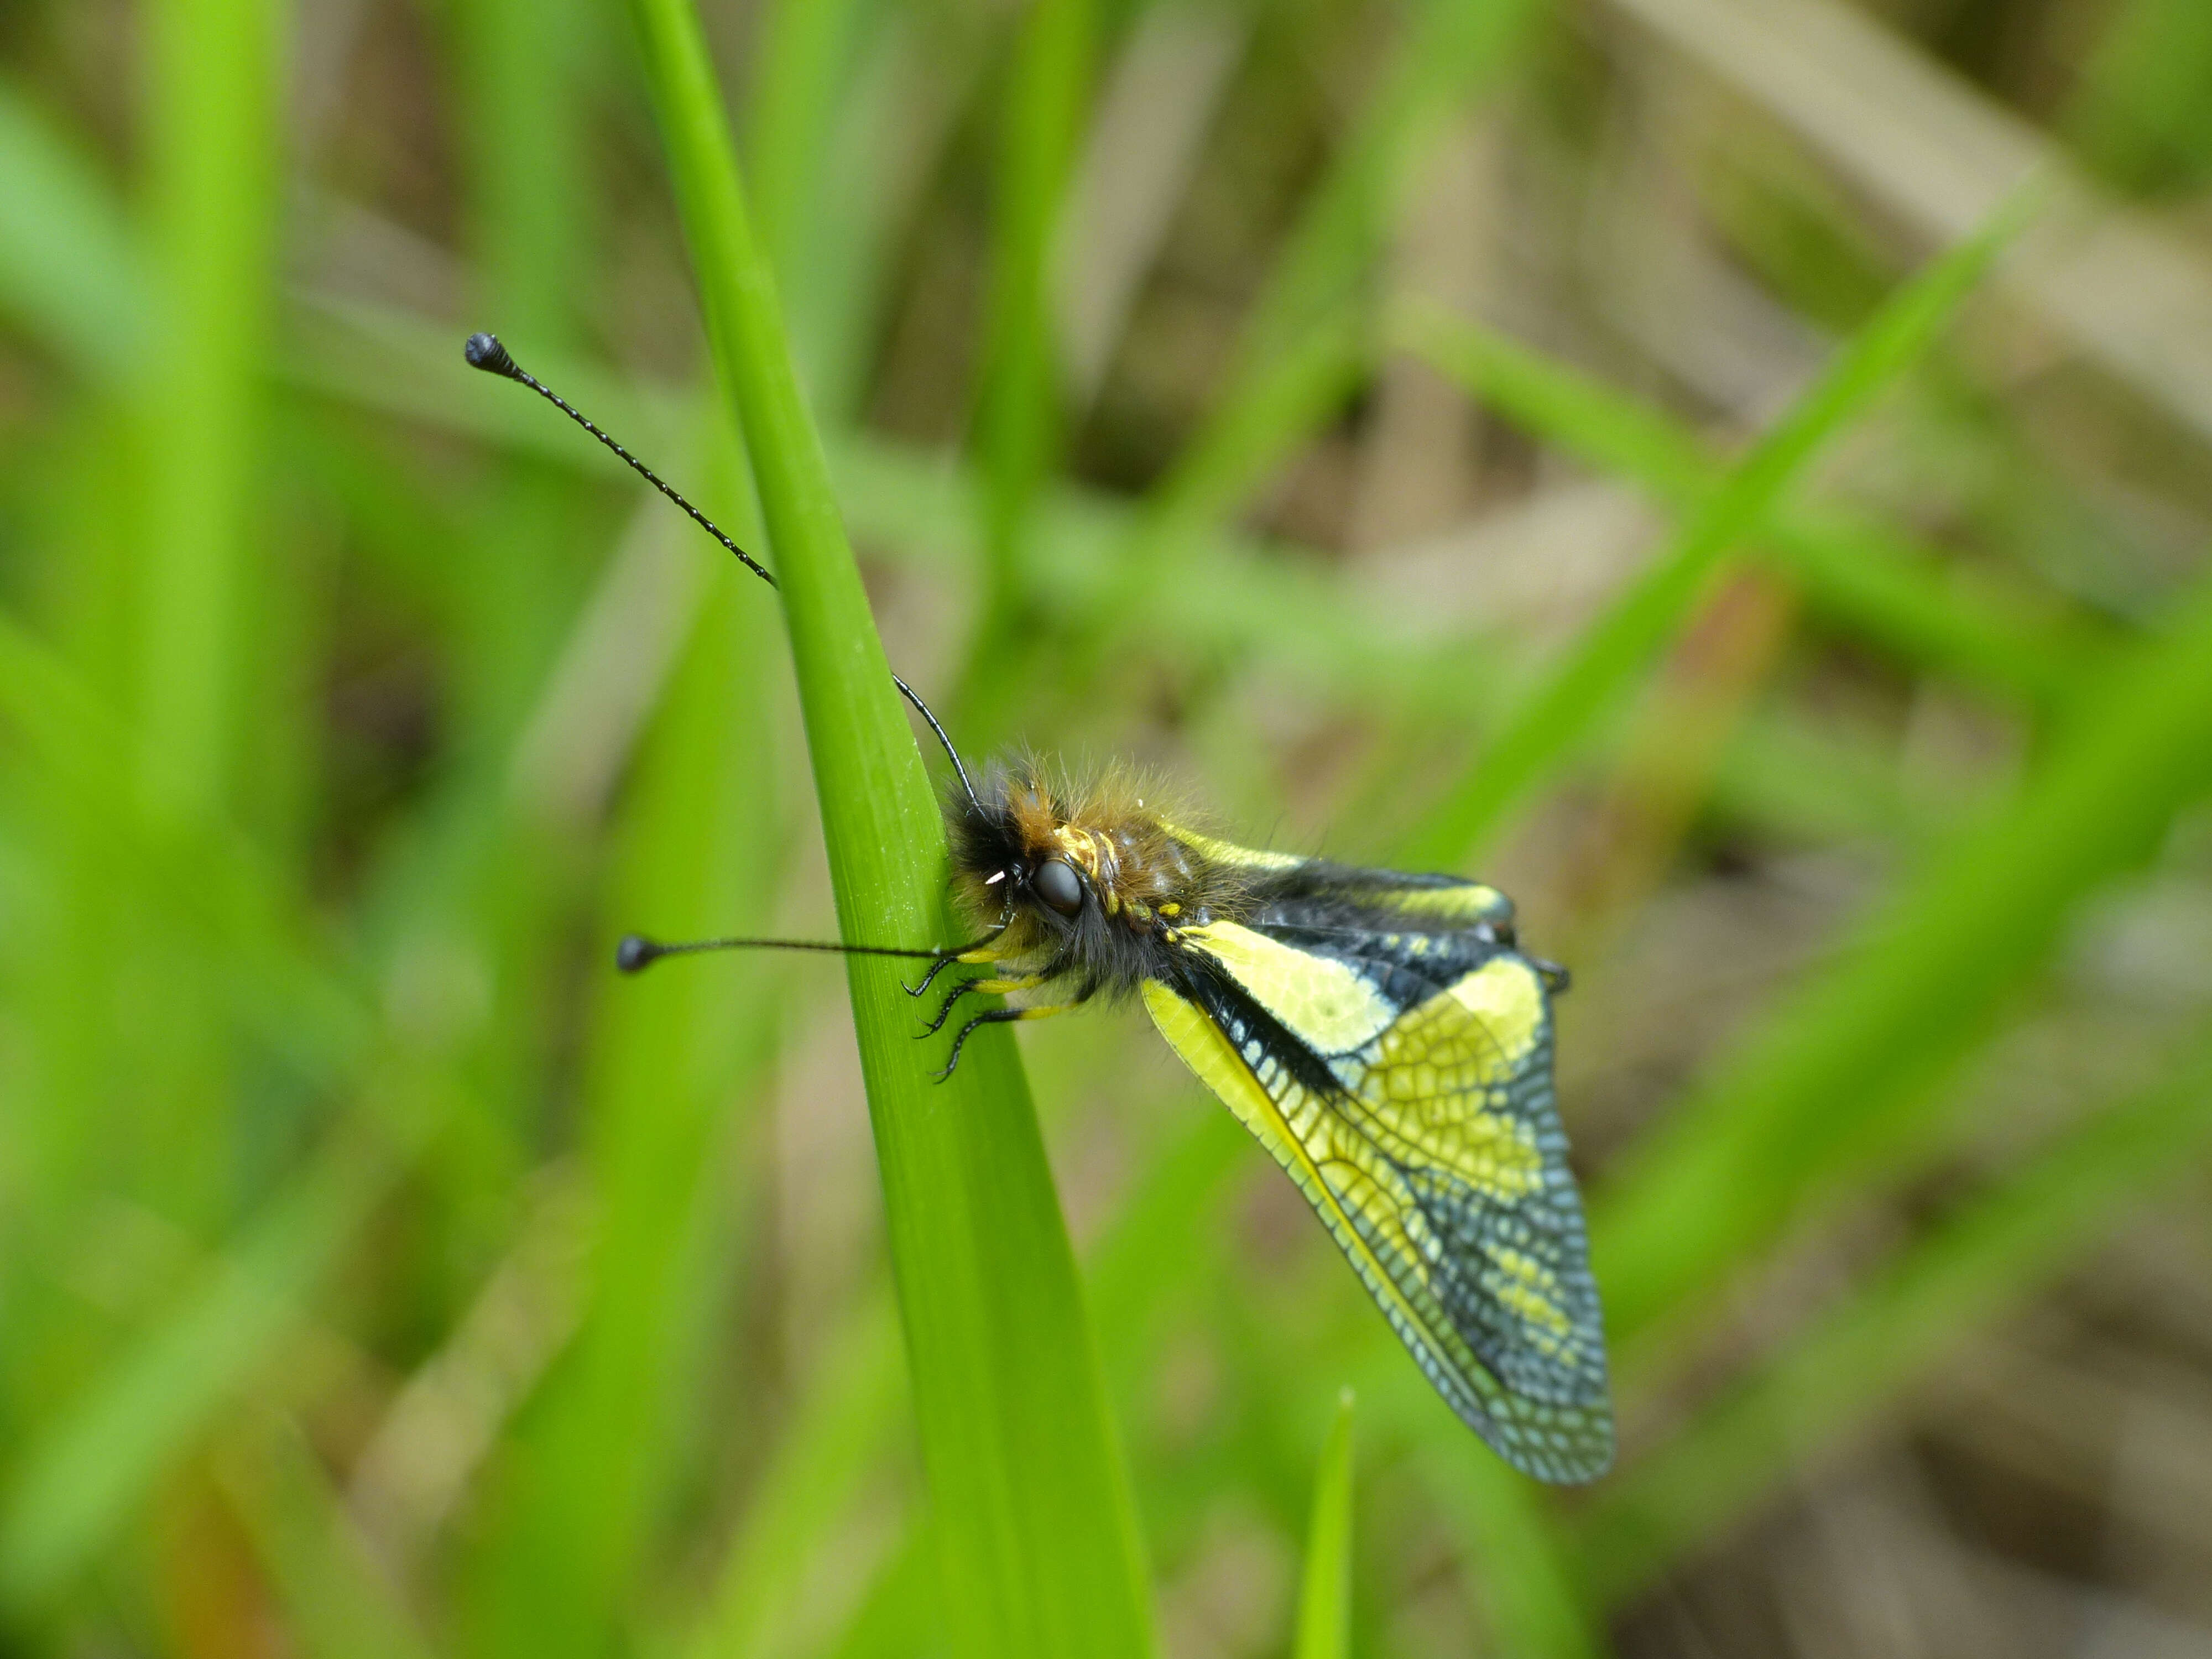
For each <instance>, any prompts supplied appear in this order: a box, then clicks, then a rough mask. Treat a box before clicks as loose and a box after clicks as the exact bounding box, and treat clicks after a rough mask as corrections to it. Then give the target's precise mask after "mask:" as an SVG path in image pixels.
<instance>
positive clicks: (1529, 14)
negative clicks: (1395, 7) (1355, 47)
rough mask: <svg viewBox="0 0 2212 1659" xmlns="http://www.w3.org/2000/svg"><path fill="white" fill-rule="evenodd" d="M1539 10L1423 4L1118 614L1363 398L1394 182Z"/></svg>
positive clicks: (1285, 261)
mask: <svg viewBox="0 0 2212 1659" xmlns="http://www.w3.org/2000/svg"><path fill="white" fill-rule="evenodd" d="M1535 11H1536V7H1535V6H1534V3H1532V0H1426V3H1425V4H1423V5H1421V6H1420V7H1419V9H1418V10H1417V11H1416V12H1415V14H1414V15H1413V19H1412V21H1411V22H1410V24H1409V25H1408V27H1407V29H1406V32H1405V35H1404V38H1403V39H1402V40H1401V42H1400V44H1399V46H1398V48H1397V50H1396V52H1395V54H1394V56H1393V58H1392V61H1391V64H1390V66H1389V70H1387V72H1386V74H1385V76H1384V79H1383V84H1382V86H1381V87H1380V88H1377V90H1376V93H1375V94H1374V96H1373V97H1371V98H1370V100H1368V101H1367V102H1366V103H1365V104H1364V106H1362V108H1361V110H1360V112H1359V117H1358V123H1357V125H1355V126H1354V128H1353V130H1352V132H1351V133H1350V134H1348V135H1347V136H1346V139H1345V142H1344V143H1343V144H1342V145H1341V146H1340V148H1339V149H1338V151H1337V153H1336V154H1335V155H1334V157H1333V158H1332V159H1331V161H1330V164H1329V170H1328V173H1327V174H1325V175H1324V177H1323V178H1322V181H1321V183H1320V184H1319V185H1316V187H1315V190H1314V193H1313V195H1312V197H1311V198H1310V200H1309V201H1308V203H1307V204H1306V206H1305V208H1304V210H1303V211H1302V212H1301V214H1300V216H1299V220H1298V223H1297V227H1296V228H1294V229H1293V230H1292V232H1291V236H1290V240H1289V241H1288V243H1287V244H1286V246H1285V248H1284V251H1283V252H1282V253H1281V254H1280V255H1279V257H1278V258H1277V260H1276V263H1275V266H1274V268H1273V270H1271V271H1270V272H1269V274H1268V278H1267V286H1266V288H1265V289H1263V290H1262V291H1261V295H1260V297H1259V299H1258V300H1257V301H1255V303H1254V306H1253V308H1252V314H1251V317H1250V319H1249V321H1248V322H1247V323H1246V324H1245V325H1244V328H1243V332H1242V336H1241V337H1240V340H1239V343H1238V346H1237V359H1236V365H1235V367H1234V368H1232V369H1231V372H1230V374H1229V377H1228V384H1227V386H1225V389H1224V390H1223V391H1222V392H1221V393H1220V394H1219V395H1218V397H1217V398H1216V399H1215V401H1214V405H1213V408H1212V410H1211V411H1210V412H1209V413H1208V415H1207V416H1206V421H1205V422H1204V423H1203V425H1202V426H1201V427H1200V429H1199V432H1198V433H1197V435H1195V436H1194V437H1193V438H1192V439H1191V441H1190V442H1189V443H1188V446H1187V447H1185V449H1184V451H1183V453H1182V455H1181V456H1180V457H1179V458H1178V459H1177V460H1176V464H1175V465H1174V467H1173V468H1172V469H1171V470H1170V472H1169V474H1168V476H1167V477H1166V478H1165V479H1164V481H1163V482H1162V483H1161V484H1160V485H1159V487H1158V489H1156V490H1155V491H1154V492H1153V495H1152V501H1151V504H1150V506H1149V507H1148V509H1147V512H1146V517H1145V519H1144V520H1142V521H1141V522H1140V524H1139V526H1138V528H1137V530H1136V532H1134V533H1135V537H1136V539H1135V543H1134V545H1133V548H1132V550H1130V551H1128V552H1127V554H1126V555H1125V556H1124V558H1125V561H1126V562H1127V564H1128V566H1129V567H1130V568H1129V570H1128V572H1127V574H1125V576H1124V578H1123V581H1122V584H1121V589H1120V593H1121V601H1120V602H1121V603H1122V604H1127V603H1129V602H1130V601H1131V600H1133V599H1136V598H1137V596H1139V595H1141V594H1142V593H1143V592H1146V590H1147V588H1148V586H1150V584H1152V582H1153V581H1155V580H1157V578H1158V574H1159V572H1160V571H1161V569H1163V568H1165V567H1166V566H1167V565H1168V564H1169V563H1170V562H1174V561H1176V560H1177V559H1178V558H1179V557H1180V556H1181V554H1182V551H1183V550H1184V549H1185V548H1186V547H1187V545H1188V543H1189V542H1190V541H1191V540H1193V539H1194V538H1196V537H1198V536H1200V535H1201V534H1202V533H1204V532H1206V531H1207V530H1208V529H1210V528H1211V527H1212V526H1214V525H1216V524H1218V522H1219V521H1220V520H1222V519H1223V518H1225V517H1226V516H1227V515H1228V514H1229V513H1231V512H1232V511H1234V510H1235V507H1236V505H1237V502H1238V501H1240V500H1242V499H1243V496H1244V495H1246V494H1247V493H1248V492H1249V490H1250V489H1253V488H1254V487H1255V486H1256V485H1257V484H1258V483H1260V482H1261V481H1262V480H1263V479H1264V478H1265V477H1267V474H1268V473H1269V472H1270V471H1272V470H1273V468H1274V467H1275V466H1277V465H1279V464H1280V463H1281V462H1282V460H1283V459H1285V457H1286V456H1288V455H1289V454H1290V453H1291V452H1292V451H1293V450H1294V449H1295V448H1296V447H1297V445H1298V444H1300V443H1301V442H1303V441H1305V440H1306V439H1307V438H1309V437H1310V436H1311V435H1312V434H1313V433H1314V432H1315V431H1316V429H1317V428H1319V427H1320V426H1321V425H1322V423H1323V422H1326V421H1327V420H1328V418H1329V417H1330V416H1333V415H1334V413H1335V412H1336V411H1337V410H1339V409H1340V408H1341V407H1342V406H1343V403H1344V401H1345V399H1346V398H1348V397H1349V396H1350V395H1351V394H1352V392H1353V391H1354V390H1355V389H1356V388H1357V387H1358V384H1359V383H1360V381H1361V380H1362V379H1363V378H1364V376H1365V374H1366V373H1367V372H1368V368H1369V367H1370V363H1369V359H1370V343H1369V341H1368V339H1367V333H1368V329H1367V325H1366V320H1365V307H1364V305H1363V304H1361V303H1360V298H1359V285H1360V283H1361V282H1362V281H1363V280H1364V277H1365V276H1366V273H1367V271H1368V270H1369V269H1370V266H1371V265H1372V264H1373V261H1374V258H1375V254H1376V251H1377V249H1378V248H1379V247H1380V246H1381V245H1382V240H1383V232H1384V226H1385V224H1386V223H1387V222H1388V216H1389V210H1390V206H1391V204H1392V200H1393V196H1394V192H1395V190H1396V188H1397V185H1398V183H1399V181H1400V179H1401V178H1402V177H1403V176H1404V175H1405V173H1406V172H1407V169H1408V168H1409V167H1411V166H1412V164H1413V162H1414V161H1417V160H1418V159H1419V156H1420V155H1421V154H1422V153H1423V151H1424V147H1425V143H1426V142H1427V140H1428V138H1429V137H1430V135H1431V132H1432V131H1433V130H1434V129H1435V127H1436V126H1437V124H1438V123H1439V121H1440V120H1441V119H1442V118H1443V115H1444V114H1445V112H1448V111H1449V109H1450V108H1451V107H1452V106H1453V103H1454V102H1455V100H1458V99H1460V98H1462V97H1464V96H1466V95H1467V94H1468V93H1469V92H1470V91H1471V90H1472V89H1474V88H1476V87H1478V86H1480V84H1481V83H1482V82H1484V81H1485V80H1486V78H1488V77H1490V76H1494V75H1496V74H1497V73H1498V71H1499V70H1500V69H1501V67H1502V66H1503V65H1504V64H1505V63H1506V62H1507V61H1508V60H1509V58H1510V54H1511V52H1512V50H1513V48H1514V46H1516V43H1517V42H1518V41H1519V40H1520V39H1521V38H1522V33H1524V31H1525V29H1526V27H1527V26H1528V23H1529V21H1530V20H1531V19H1532V18H1533V16H1534V14H1535ZM1134 608H1135V609H1137V610H1138V611H1139V614H1146V613H1149V611H1151V610H1152V609H1153V607H1152V606H1149V605H1141V604H1139V605H1136V606H1135V607H1134ZM1109 614H1110V613H1109Z"/></svg>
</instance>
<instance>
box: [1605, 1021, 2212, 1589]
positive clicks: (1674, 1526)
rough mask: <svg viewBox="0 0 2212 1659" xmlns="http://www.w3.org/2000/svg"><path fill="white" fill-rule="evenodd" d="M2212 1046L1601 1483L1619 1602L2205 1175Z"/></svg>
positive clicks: (2067, 1139)
mask: <svg viewBox="0 0 2212 1659" xmlns="http://www.w3.org/2000/svg"><path fill="white" fill-rule="evenodd" d="M2208 1139H2212V1049H2207V1048H2204V1047H2203V1045H2201V1044H2200V1045H2199V1052H2198V1053H2197V1054H2195V1055H2194V1056H2192V1057H2191V1058H2190V1059H2189V1060H2187V1062H2186V1063H2185V1064H2184V1065H2182V1066H2180V1067H2179V1068H2178V1069H2177V1070H2176V1071H2175V1073H2173V1075H2172V1076H2171V1077H2169V1078H2168V1079H2166V1081H2165V1082H2163V1083H2162V1084H2160V1085H2158V1086H2157V1087H2155V1088H2154V1089H2152V1090H2150V1091H2148V1092H2146V1093H2145V1094H2143V1095H2142V1096H2141V1097H2138V1098H2136V1099H2134V1100H2132V1101H2129V1102H2126V1103H2123V1104H2120V1105H2118V1106H2116V1107H2113V1108H2112V1109H2109V1110H2106V1111H2104V1112H2101V1113H2099V1114H2096V1115H2093V1117H2092V1118H2091V1119H2090V1120H2089V1121H2087V1123H2085V1124H2083V1125H2082V1126H2081V1127H2079V1128H2077V1129H2075V1130H2073V1131H2072V1132H2070V1133H2068V1134H2066V1135H2064V1136H2063V1137H2061V1138H2060V1139H2058V1140H2057V1142H2056V1143H2055V1144H2053V1145H2052V1146H2050V1147H2048V1148H2047V1149H2045V1151H2043V1152H2039V1153H2038V1154H2037V1155H2036V1156H2035V1157H2033V1158H2031V1159H2030V1160H2029V1161H2028V1162H2027V1164H2024V1165H2023V1166H2022V1167H2021V1168H2018V1169H2016V1170H2011V1171H2008V1173H2007V1174H2006V1175H2005V1176H2004V1177H2003V1178H2002V1181H2001V1182H1999V1183H1998V1184H1996V1186H1995V1187H1994V1188H1992V1189H1991V1190H1990V1191H1989V1192H1988V1193H1986V1194H1984V1195H1983V1196H1981V1197H1979V1198H1978V1199H1976V1200H1972V1202H1971V1203H1969V1204H1968V1205H1967V1206H1966V1207H1965V1208H1964V1209H1963V1210H1962V1211H1961V1212H1959V1213H1958V1214H1956V1215H1955V1216H1954V1217H1952V1218H1950V1219H1948V1220H1947V1221H1946V1222H1944V1223H1943V1224H1942V1225H1941V1226H1940V1227H1939V1228H1937V1229H1936V1231H1934V1232H1933V1233H1931V1234H1929V1236H1928V1237H1925V1238H1923V1239H1922V1240H1921V1241H1920V1242H1918V1243H1917V1244H1915V1245H1914V1246H1913V1247H1912V1249H1911V1250H1910V1251H1909V1252H1908V1253H1907V1254H1906V1255H1905V1256H1904V1257H1903V1258H1902V1259H1901V1260H1899V1261H1897V1262H1896V1263H1895V1264H1893V1266H1891V1267H1888V1268H1887V1269H1886V1270H1884V1271H1883V1272H1881V1273H1880V1274H1878V1275H1877V1276H1876V1277H1875V1278H1874V1279H1872V1280H1871V1281H1870V1282H1869V1283H1867V1284H1864V1285H1861V1286H1859V1287H1858V1288H1857V1290H1855V1291H1853V1292H1852V1294H1851V1296H1850V1299H1849V1300H1848V1301H1847V1302H1846V1303H1845V1304H1844V1305H1843V1306H1841V1307H1839V1308H1838V1309H1836V1310H1834V1311H1832V1312H1831V1313H1829V1314H1826V1315H1825V1316H1822V1317H1821V1318H1820V1320H1819V1321H1817V1322H1815V1323H1814V1326H1813V1327H1812V1328H1810V1329H1809V1330H1808V1331H1806V1332H1805V1333H1804V1334H1802V1335H1799V1336H1797V1337H1796V1338H1795V1339H1794V1340H1791V1341H1790V1343H1789V1344H1788V1345H1787V1346H1786V1347H1784V1349H1783V1351H1782V1352H1780V1353H1779V1354H1778V1356H1776V1357H1775V1358H1774V1359H1773V1360H1772V1361H1771V1362H1770V1363H1769V1364H1766V1365H1765V1366H1764V1367H1763V1368H1762V1369H1761V1370H1759V1372H1758V1373H1757V1374H1755V1375H1754V1376H1751V1377H1750V1378H1748V1379H1747V1380H1746V1381H1744V1382H1742V1383H1739V1384H1738V1385H1736V1386H1735V1388H1734V1389H1731V1390H1730V1391H1729V1394H1728V1395H1726V1396H1725V1397H1724V1398H1723V1399H1722V1400H1721V1401H1719V1402H1718V1403H1717V1404H1715V1405H1713V1406H1711V1407H1708V1408H1707V1409H1706V1410H1705V1411H1704V1412H1702V1413H1699V1416H1698V1417H1697V1418H1696V1419H1694V1420H1693V1421H1692V1423H1691V1424H1690V1425H1688V1426H1687V1427H1686V1429H1685V1430H1683V1431H1681V1432H1680V1433H1678V1434H1675V1435H1674V1436H1672V1437H1669V1438H1668V1441H1667V1443H1665V1444H1664V1445H1663V1446H1662V1447H1660V1448H1659V1449H1657V1451H1656V1452H1655V1453H1654V1455H1651V1456H1650V1457H1648V1458H1646V1459H1644V1460H1643V1461H1642V1462H1638V1463H1637V1464H1636V1465H1635V1466H1633V1467H1632V1468H1629V1469H1628V1470H1626V1471H1625V1472H1624V1473H1623V1474H1621V1475H1620V1477H1619V1478H1618V1479H1616V1480H1612V1481H1609V1482H1607V1484H1606V1485H1605V1486H1603V1487H1601V1489H1600V1490H1599V1492H1598V1493H1597V1495H1596V1499H1595V1504H1594V1505H1593V1506H1592V1507H1591V1509H1590V1510H1589V1511H1588V1512H1587V1513H1586V1514H1584V1515H1583V1516H1582V1517H1581V1518H1580V1521H1579V1525H1578V1531H1579V1534H1580V1538H1581V1543H1582V1550H1583V1559H1585V1560H1586V1561H1587V1562H1588V1564H1589V1576H1590V1580H1591V1584H1592V1588H1593V1589H1594V1591H1595V1593H1596V1594H1597V1595H1600V1596H1601V1597H1602V1598H1603V1599H1604V1600H1606V1601H1618V1600H1620V1599H1621V1598H1622V1597H1624V1596H1626V1595H1633V1594H1634V1593H1635V1592H1636V1591H1637V1590H1638V1589H1640V1588H1641V1587H1643V1586H1644V1585H1645V1584H1647V1583H1650V1581H1651V1580H1652V1579H1653V1578H1654V1577H1657V1576H1658V1575H1659V1574H1661V1573H1662V1572H1664V1571H1667V1569H1668V1567H1669V1566H1670V1565H1673V1564H1674V1563H1675V1562H1678V1561H1680V1560H1681V1559H1683V1558H1684V1557H1685V1556H1686V1555H1688V1554H1689V1553H1692V1552H1693V1551H1694V1550H1696V1549H1697V1548H1699V1547H1700V1546H1701V1545H1702V1544H1704V1543H1705V1542H1706V1541H1708V1540H1710V1539H1711V1538H1713V1537H1714V1536H1715V1535H1716V1534H1718V1533H1719V1532H1720V1530H1721V1529H1722V1528H1724V1527H1726V1526H1727V1525H1728V1524H1729V1522H1732V1521H1734V1520H1735V1519H1736V1518H1737V1517H1739V1516H1741V1515H1742V1514H1743V1513H1744V1512H1745V1511H1746V1510H1747V1509H1748V1508H1749V1507H1750V1506H1751V1505H1752V1504H1753V1503H1754V1502H1756V1501H1757V1500H1758V1498H1759V1497H1760V1496H1761V1495H1762V1494H1764V1493H1765V1492H1768V1491H1770V1490H1771V1489H1772V1487H1773V1486H1775V1485H1776V1484H1777V1483H1778V1482H1779V1481H1780V1480H1783V1479H1784V1477H1785V1476H1786V1475H1787V1474H1789V1473H1790V1471H1792V1470H1796V1469H1802V1468H1806V1467H1807V1466H1808V1464H1809V1463H1812V1462H1816V1461H1817V1460H1819V1459H1820V1457H1821V1456H1822V1455H1825V1454H1826V1453H1828V1452H1830V1451H1832V1449H1834V1448H1835V1447H1836V1446H1837V1445H1838V1443H1841V1442H1844V1441H1845V1440H1847V1439H1848V1438H1850V1437H1851V1436H1853V1435H1854V1434H1855V1433H1857V1432H1858V1431H1861V1430H1863V1428H1865V1427H1866V1426H1867V1425H1869V1424H1870V1423H1871V1422H1873V1421H1874V1420H1875V1419H1878V1418H1880V1417H1881V1416H1882V1415H1884V1414H1886V1413H1888V1412H1889V1411H1890V1410H1892V1409H1893V1406H1894V1402H1895V1401H1897V1400H1898V1398H1899V1395H1903V1394H1904V1393H1905V1392H1906V1391H1907V1390H1908V1389H1910V1388H1911V1386H1912V1385H1913V1384H1914V1383H1917V1382H1918V1381H1919V1380H1920V1379H1922V1378H1923V1377H1925V1376H1928V1375H1929V1374H1930V1373H1931V1372H1932V1371H1933V1370H1935V1369H1936V1366H1937V1365H1939V1364H1941V1363H1942V1361H1943V1360H1944V1359H1945V1358H1948V1356H1950V1355H1952V1354H1954V1353H1955V1352H1958V1351H1959V1350H1960V1348H1961V1347H1962V1346H1965V1345H1966V1344H1968V1343H1970V1342H1971V1341H1972V1340H1973V1339H1974V1337H1975V1335H1976V1334H1978V1332H1980V1331H1982V1330H1984V1329H1986V1328H1989V1327H1990V1325H1992V1324H1994V1323H1996V1322H1998V1321H2000V1320H2002V1319H2003V1318H2005V1317H2006V1316H2008V1314H2010V1313H2011V1312H2012V1311H2013V1310H2015V1309H2016V1308H2018V1307H2019V1306H2020V1305H2021V1304H2022V1303H2024V1302H2026V1301H2027V1299H2028V1298H2029V1297H2031V1296H2033V1294H2034V1293H2035V1292H2036V1291H2038V1290H2039V1289H2040V1288H2042V1286H2043V1285H2045V1284H2046V1283H2048V1282H2049V1281H2050V1280H2051V1279H2053V1278H2055V1277H2056V1276H2057V1275H2058V1274H2059V1273H2062V1272H2063V1271H2065V1270H2066V1269H2067V1268H2068V1267H2070V1266H2072V1265H2073V1264H2074V1263H2075V1262H2077V1261H2080V1260H2081V1257H2082V1256H2083V1255H2085V1254H2086V1253H2087V1251H2088V1250H2089V1249H2091V1248H2092V1247H2093V1245H2094V1244H2095V1243H2096V1242H2097V1241H2098V1240H2099V1239H2100V1238H2101V1237H2103V1236H2104V1235H2105V1234H2106V1233H2107V1232H2108V1231H2111V1230H2112V1228H2114V1227H2116V1226H2117V1225H2119V1224H2121V1223H2122V1222H2124V1220H2125V1219H2126V1218H2128V1217H2129V1216H2130V1215H2132V1214H2133V1213H2135V1212H2136V1209H2137V1208H2138V1206H2141V1205H2142V1203H2143V1202H2144V1201H2146V1200H2147V1199H2148V1198H2149V1197H2150V1196H2151V1195H2153V1194H2154V1193H2156V1192H2158V1191H2160V1189H2162V1188H2166V1187H2167V1186H2169V1185H2171V1184H2172V1183H2173V1182H2175V1181H2177V1180H2178V1179H2179V1178H2180V1177H2181V1176H2185V1175H2186V1174H2188V1173H2189V1172H2191V1171H2192V1170H2197V1169H2199V1168H2201V1167H2202V1163H2203V1153H2204V1148H2205V1145H2206V1143H2207V1141H2208Z"/></svg>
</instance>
